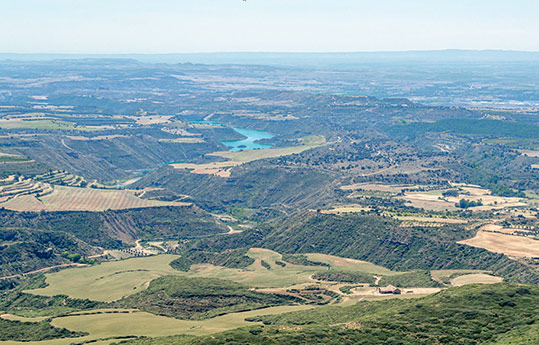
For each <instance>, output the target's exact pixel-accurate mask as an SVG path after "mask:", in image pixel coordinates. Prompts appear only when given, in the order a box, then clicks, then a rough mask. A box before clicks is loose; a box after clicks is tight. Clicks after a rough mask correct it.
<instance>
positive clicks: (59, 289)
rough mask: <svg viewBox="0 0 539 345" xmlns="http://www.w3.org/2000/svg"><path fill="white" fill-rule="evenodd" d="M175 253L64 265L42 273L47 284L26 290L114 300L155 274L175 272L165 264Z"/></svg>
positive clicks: (175, 272) (135, 288) (43, 294)
mask: <svg viewBox="0 0 539 345" xmlns="http://www.w3.org/2000/svg"><path fill="white" fill-rule="evenodd" d="M177 257H178V256H175V255H158V256H150V257H143V258H133V259H128V260H121V261H112V262H106V263H103V264H101V265H97V266H89V267H81V268H75V269H66V270H62V271H60V272H55V273H50V274H46V277H47V280H46V282H47V283H48V286H47V287H45V288H41V289H35V290H29V291H27V292H28V293H32V294H36V295H42V296H54V295H67V296H70V297H73V298H82V299H84V298H88V299H91V300H95V301H114V300H117V299H120V298H122V297H123V296H127V295H130V294H133V293H135V292H138V291H140V290H141V289H144V288H145V287H146V284H147V283H149V282H150V281H151V280H153V279H155V278H158V277H161V276H164V275H171V274H172V275H173V274H179V273H180V272H179V271H176V270H174V269H173V268H172V267H170V266H169V263H170V262H171V261H172V260H174V259H176V258H177Z"/></svg>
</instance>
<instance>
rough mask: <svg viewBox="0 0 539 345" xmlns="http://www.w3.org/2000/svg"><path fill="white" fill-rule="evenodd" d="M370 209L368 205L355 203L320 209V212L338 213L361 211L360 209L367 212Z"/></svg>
mask: <svg viewBox="0 0 539 345" xmlns="http://www.w3.org/2000/svg"><path fill="white" fill-rule="evenodd" d="M369 210H370V208H369V207H365V206H361V205H357V204H350V205H340V206H334V207H332V208H330V209H329V210H321V211H320V212H321V213H325V214H339V213H361V212H362V211H364V212H368V211H369Z"/></svg>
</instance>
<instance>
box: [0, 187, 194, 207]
mask: <svg viewBox="0 0 539 345" xmlns="http://www.w3.org/2000/svg"><path fill="white" fill-rule="evenodd" d="M135 193H136V191H134V190H103V189H92V188H75V187H66V186H55V187H54V191H53V193H52V194H49V195H45V196H43V197H41V198H39V199H38V198H36V197H35V196H32V195H23V196H18V197H15V198H13V199H10V200H8V201H7V202H4V203H1V204H0V206H1V207H4V208H6V209H9V210H14V211H19V212H23V211H33V212H37V211H96V212H97V211H105V210H122V209H131V208H146V207H158V206H187V205H190V204H189V203H182V202H165V201H158V200H146V199H141V198H138V197H137V196H135Z"/></svg>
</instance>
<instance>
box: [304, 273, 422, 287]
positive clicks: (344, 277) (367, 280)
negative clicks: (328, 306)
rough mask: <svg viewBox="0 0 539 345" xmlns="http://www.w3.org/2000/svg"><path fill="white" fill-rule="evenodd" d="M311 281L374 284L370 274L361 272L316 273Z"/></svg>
mask: <svg viewBox="0 0 539 345" xmlns="http://www.w3.org/2000/svg"><path fill="white" fill-rule="evenodd" d="M313 279H317V280H326V281H332V282H341V283H354V284H357V283H363V284H374V282H375V278H374V276H373V275H372V274H366V273H361V272H342V271H334V270H329V271H326V272H320V273H316V274H315V275H313ZM416 286H417V285H416Z"/></svg>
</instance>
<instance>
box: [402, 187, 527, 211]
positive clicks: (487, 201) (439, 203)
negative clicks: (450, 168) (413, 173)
mask: <svg viewBox="0 0 539 345" xmlns="http://www.w3.org/2000/svg"><path fill="white" fill-rule="evenodd" d="M457 187H458V188H459V189H460V194H459V195H458V196H455V197H450V196H448V197H444V196H442V193H443V190H434V191H429V192H406V193H405V195H404V196H401V197H398V198H400V199H403V200H405V201H407V202H408V203H409V204H410V205H411V206H413V207H416V208H424V209H426V210H432V211H445V210H449V211H454V210H457V207H455V204H456V203H458V202H459V201H460V200H461V199H466V200H470V201H481V202H482V203H483V206H478V207H472V208H470V210H472V211H485V210H495V209H502V208H505V207H518V206H527V203H526V202H525V201H524V200H523V199H521V198H514V197H503V196H496V195H491V194H490V191H489V190H487V189H483V188H479V187H477V186H469V185H462V186H461V185H459V186H457Z"/></svg>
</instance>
